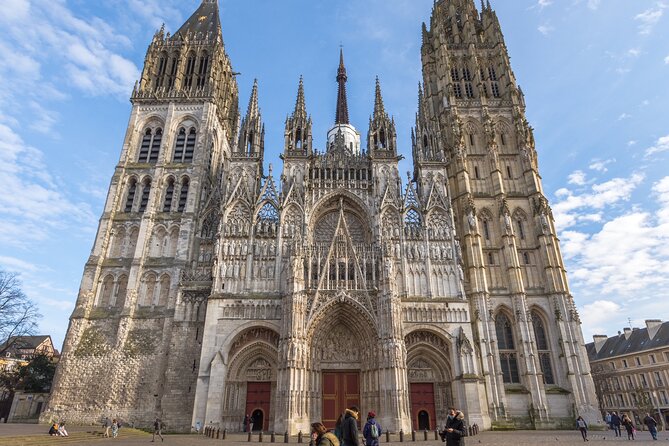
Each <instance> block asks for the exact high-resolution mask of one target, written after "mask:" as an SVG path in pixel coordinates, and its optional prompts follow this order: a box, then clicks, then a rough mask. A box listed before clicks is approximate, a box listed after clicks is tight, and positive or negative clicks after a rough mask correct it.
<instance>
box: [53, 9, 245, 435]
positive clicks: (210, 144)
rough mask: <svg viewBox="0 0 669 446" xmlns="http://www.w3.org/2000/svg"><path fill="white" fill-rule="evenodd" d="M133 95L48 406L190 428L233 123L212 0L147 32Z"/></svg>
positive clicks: (85, 415) (233, 96) (76, 418)
mask: <svg viewBox="0 0 669 446" xmlns="http://www.w3.org/2000/svg"><path fill="white" fill-rule="evenodd" d="M131 102H132V111H131V114H130V121H129V124H128V130H127V133H126V136H125V140H124V143H123V150H122V152H121V157H120V160H119V163H118V165H117V166H116V169H115V171H114V175H113V177H112V180H111V184H110V187H109V193H108V195H107V200H106V203H105V207H104V212H103V214H102V217H101V219H100V224H99V228H98V233H97V236H96V240H95V244H94V246H93V249H92V252H91V256H90V258H89V259H88V262H87V263H86V266H85V268H84V274H83V279H82V282H81V288H80V290H79V296H78V298H77V303H76V307H75V310H74V312H73V314H72V317H71V319H70V326H69V328H68V332H67V337H66V340H65V345H64V347H63V355H62V359H61V362H60V365H59V367H58V371H57V373H56V377H55V381H54V386H53V392H52V397H51V400H50V402H49V405H48V409H47V412H46V413H45V415H44V417H46V418H48V417H52V416H59V417H63V418H65V419H67V420H68V421H70V422H97V420H98V419H99V418H100V417H101V416H102V415H107V416H110V417H111V416H118V417H121V418H122V419H125V420H128V421H133V422H135V423H137V424H145V425H148V424H150V422H151V420H152V419H153V417H154V416H156V415H161V416H163V417H164V419H165V421H166V422H167V423H168V425H170V426H171V427H172V428H177V429H188V428H189V426H190V421H191V420H190V414H191V411H192V404H193V403H192V402H193V398H194V396H195V387H196V378H197V373H198V367H199V359H200V346H201V341H202V331H203V324H204V315H205V311H206V298H207V297H208V296H209V294H210V289H211V281H212V276H211V270H212V264H213V256H214V244H215V240H216V239H215V237H216V233H217V230H218V220H219V210H220V194H221V191H220V186H221V184H224V183H221V180H222V179H223V178H224V177H225V172H226V168H227V164H228V163H229V162H230V159H231V148H230V147H231V143H232V141H233V138H234V137H235V136H236V125H237V104H238V99H237V83H236V80H235V78H234V74H233V72H232V69H231V66H230V61H229V59H228V56H227V55H226V53H225V49H224V47H223V40H222V36H221V25H220V17H219V10H218V4H217V2H216V1H215V0H204V1H202V4H201V5H200V6H199V8H198V9H197V10H196V11H195V13H194V14H193V15H192V16H191V17H190V18H189V19H188V21H186V23H184V24H183V26H182V27H181V28H180V29H179V30H178V31H177V32H176V33H175V34H174V35H170V34H169V33H168V34H167V35H166V34H165V31H164V29H161V30H159V31H158V32H157V33H156V34H155V35H154V37H153V40H152V42H151V44H150V46H149V49H148V51H147V53H146V58H145V62H144V69H143V72H142V77H141V80H140V81H139V83H138V84H137V85H136V86H135V89H134V91H133V93H132V98H131Z"/></svg>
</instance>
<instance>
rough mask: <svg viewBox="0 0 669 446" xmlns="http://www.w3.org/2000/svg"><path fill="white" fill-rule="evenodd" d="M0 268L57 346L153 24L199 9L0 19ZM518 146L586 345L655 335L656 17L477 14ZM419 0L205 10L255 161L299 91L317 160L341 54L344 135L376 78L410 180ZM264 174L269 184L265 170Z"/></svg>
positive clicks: (520, 1) (107, 4) (539, 2)
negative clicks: (524, 143) (514, 90)
mask: <svg viewBox="0 0 669 446" xmlns="http://www.w3.org/2000/svg"><path fill="white" fill-rule="evenodd" d="M2 4H3V5H2V9H1V10H0V54H3V61H2V62H1V63H0V178H1V179H2V181H1V183H0V184H2V186H3V187H2V193H0V267H1V268H4V269H6V270H11V271H16V272H18V273H20V275H21V279H22V281H23V286H24V290H25V291H26V292H27V293H28V294H29V295H30V296H31V297H32V298H33V299H34V300H35V301H36V302H37V303H38V304H39V306H40V309H41V312H42V314H43V315H44V317H43V319H42V320H41V323H40V331H41V332H42V333H45V334H51V335H52V336H53V338H54V341H55V343H56V344H57V345H58V346H60V345H61V344H62V341H63V338H64V336H65V331H66V329H67V321H68V318H69V316H70V313H71V311H72V309H73V307H74V302H75V299H76V295H77V290H78V287H79V282H80V280H81V274H82V271H83V265H84V263H85V262H86V259H87V257H88V255H89V254H90V249H91V246H92V244H93V240H94V235H95V231H96V227H97V220H98V218H99V216H100V214H101V210H102V206H103V203H104V199H105V196H106V191H107V187H108V184H109V180H110V178H111V174H112V172H113V169H114V166H115V165H116V163H117V162H118V157H119V154H120V150H121V144H122V141H123V137H124V133H125V130H126V126H127V122H128V117H129V111H130V104H129V101H128V98H129V95H130V92H131V90H132V85H133V84H134V82H135V80H136V79H137V78H138V76H139V72H140V70H141V67H142V63H143V58H144V54H145V51H146V48H147V46H148V43H149V42H150V39H151V37H152V35H153V33H154V32H155V30H156V29H157V28H158V27H159V26H160V24H161V23H163V22H164V23H165V24H166V27H167V29H168V30H171V31H174V30H176V29H177V28H178V27H179V26H180V25H181V23H182V22H183V21H184V20H185V19H186V18H187V17H188V16H189V15H190V14H191V13H192V11H194V9H195V8H196V7H197V5H198V4H199V0H105V1H104V2H103V1H91V0H3V2H2ZM492 4H493V7H494V8H495V9H496V11H497V13H498V16H499V18H500V21H501V23H502V27H503V31H504V35H505V37H506V43H507V46H508V48H509V52H510V55H511V59H512V66H513V68H514V71H515V73H516V76H517V79H518V81H519V83H520V85H521V86H522V88H523V91H524V92H525V95H526V100H527V114H528V119H529V121H530V123H531V124H532V125H533V126H534V127H535V129H536V135H535V136H536V139H537V148H538V151H539V162H540V169H541V173H542V177H543V182H544V183H543V184H544V188H545V192H546V194H547V195H548V197H549V199H550V201H551V205H552V207H553V210H554V213H555V217H556V219H557V224H558V227H559V231H560V238H561V240H562V250H563V254H564V256H565V260H566V263H567V268H568V270H569V277H570V281H571V286H572V291H573V294H574V296H575V299H576V302H577V304H578V307H579V310H580V313H581V318H582V320H583V330H584V334H585V336H586V341H588V340H589V339H591V338H590V337H591V335H592V334H593V333H595V332H597V333H605V334H609V335H611V334H615V333H616V332H617V331H618V330H621V329H622V328H623V327H624V326H626V325H628V318H630V319H631V320H632V325H634V326H643V320H644V319H648V318H658V317H659V318H662V319H665V320H666V319H667V316H668V315H669V292H668V291H667V290H668V289H669V287H668V285H669V169H668V167H669V120H667V104H669V88H668V85H669V84H668V83H667V81H668V79H669V31H668V30H669V1H667V0H664V1H657V0H635V1H629V0H552V1H551V0H493V1H492ZM431 9H432V0H355V1H353V0H349V1H344V0H332V1H327V2H326V1H314V0H312V1H308V0H284V1H276V0H258V1H241V0H234V1H233V0H221V13H222V17H221V20H222V26H223V38H224V41H225V44H226V50H227V52H228V54H229V55H230V57H231V59H232V64H233V67H234V69H235V70H236V71H239V72H241V73H242V74H241V75H240V76H238V80H239V85H240V93H241V105H242V108H243V109H244V110H245V109H246V104H247V101H248V96H249V93H250V89H251V86H252V84H253V79H254V78H258V82H259V86H260V106H261V109H262V113H263V118H264V120H265V124H266V137H265V147H266V151H267V153H266V159H267V161H268V162H272V163H274V165H275V166H277V167H278V166H280V163H279V162H278V153H279V151H280V150H281V149H282V144H283V128H284V120H285V117H286V115H287V114H288V113H289V112H290V111H291V110H292V109H293V107H294V103H295V93H296V90H297V83H298V79H299V76H300V75H303V76H304V82H305V90H306V98H307V108H308V111H309V113H311V114H312V116H313V120H314V125H315V129H314V130H315V138H314V143H315V145H316V146H317V147H323V142H324V140H325V133H326V131H327V129H328V127H329V126H330V125H331V123H332V121H333V120H334V111H335V108H334V106H335V98H336V84H335V81H334V78H335V74H336V67H337V62H338V50H339V45H340V44H341V45H343V47H344V52H345V58H346V64H347V68H348V74H349V82H348V93H349V109H350V115H351V120H352V123H353V124H354V125H356V126H357V127H358V129H359V130H361V131H362V133H363V134H365V133H366V130H367V119H368V117H369V115H370V114H371V112H372V109H373V93H374V78H375V76H377V75H378V76H379V77H380V79H381V85H382V88H383V95H384V99H385V104H386V109H387V110H388V112H389V113H391V114H393V115H394V117H395V121H396V124H397V132H398V143H399V147H400V151H401V152H402V153H403V154H404V155H405V156H406V157H407V160H406V161H403V163H402V166H401V168H402V170H403V171H406V170H409V169H410V163H409V161H408V160H409V159H410V153H411V148H410V138H409V135H410V133H409V132H410V128H411V126H412V125H413V124H414V114H415V111H416V103H417V84H418V82H419V80H420V76H421V75H420V38H421V34H420V25H421V22H422V21H428V20H429V16H430V12H431ZM275 170H276V169H275Z"/></svg>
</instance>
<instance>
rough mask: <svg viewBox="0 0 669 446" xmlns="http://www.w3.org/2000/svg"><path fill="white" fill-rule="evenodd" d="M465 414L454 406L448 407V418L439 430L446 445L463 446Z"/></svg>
mask: <svg viewBox="0 0 669 446" xmlns="http://www.w3.org/2000/svg"><path fill="white" fill-rule="evenodd" d="M464 420H465V414H463V413H462V412H460V411H459V410H456V409H455V407H451V408H449V409H448V418H447V419H446V426H444V430H443V431H442V432H441V439H442V441H446V446H465V435H467V433H466V431H465V421H464Z"/></svg>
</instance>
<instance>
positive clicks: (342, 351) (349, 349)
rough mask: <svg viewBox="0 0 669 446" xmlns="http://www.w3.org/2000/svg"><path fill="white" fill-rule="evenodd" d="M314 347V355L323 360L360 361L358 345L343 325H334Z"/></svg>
mask: <svg viewBox="0 0 669 446" xmlns="http://www.w3.org/2000/svg"><path fill="white" fill-rule="evenodd" d="M319 341H320V342H318V345H317V346H316V347H314V350H315V352H314V353H315V357H316V358H317V359H319V360H320V361H323V362H345V363H351V362H360V347H359V346H358V344H359V343H358V342H357V341H356V339H355V338H354V336H353V333H351V332H350V330H349V329H348V328H347V327H345V326H341V325H339V326H336V327H335V328H334V329H333V330H332V331H330V332H328V334H327V336H323V337H321V338H320V339H319Z"/></svg>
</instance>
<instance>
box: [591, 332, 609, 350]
mask: <svg viewBox="0 0 669 446" xmlns="http://www.w3.org/2000/svg"><path fill="white" fill-rule="evenodd" d="M592 339H593V340H594V341H595V353H599V351H600V350H601V349H602V347H603V346H604V343H605V342H606V340H607V339H608V336H606V335H594V336H593V337H592Z"/></svg>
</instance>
